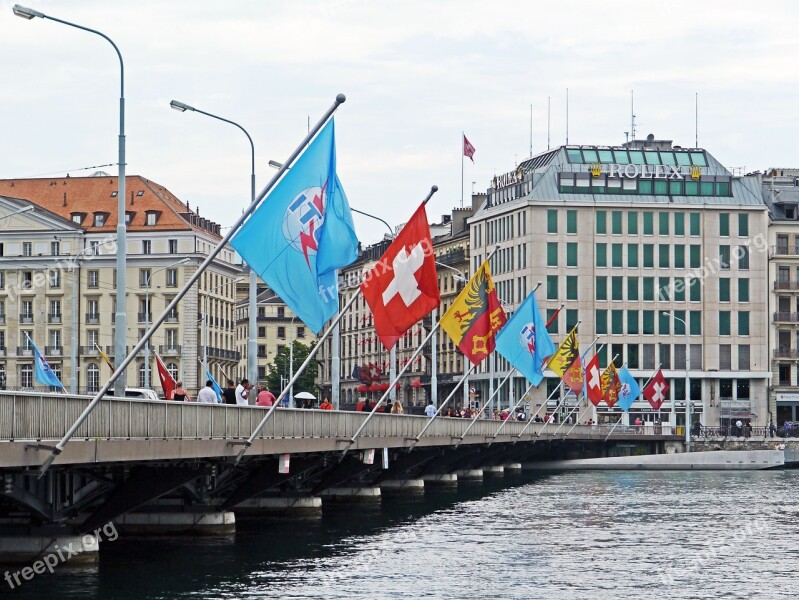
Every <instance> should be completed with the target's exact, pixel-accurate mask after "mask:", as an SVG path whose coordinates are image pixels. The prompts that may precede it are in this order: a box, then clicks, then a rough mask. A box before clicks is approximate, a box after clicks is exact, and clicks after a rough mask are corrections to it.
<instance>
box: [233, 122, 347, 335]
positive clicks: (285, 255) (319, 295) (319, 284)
mask: <svg viewBox="0 0 799 600" xmlns="http://www.w3.org/2000/svg"><path fill="white" fill-rule="evenodd" d="M230 245H231V246H233V248H234V249H235V250H236V251H237V252H238V253H239V254H240V255H241V257H242V258H243V259H244V260H245V261H246V262H247V264H248V265H249V266H250V268H251V269H253V270H254V271H255V272H256V273H257V274H258V275H260V277H261V279H263V280H264V281H265V282H266V283H267V284H268V285H269V286H270V287H271V288H272V289H273V290H274V291H275V293H276V294H278V295H279V296H280V297H281V298H282V299H283V301H284V302H285V303H286V304H287V305H288V306H289V307H290V308H291V310H292V311H294V313H295V314H296V315H297V316H298V317H299V318H300V319H302V321H303V322H304V323H305V324H306V325H307V326H308V327H309V328H311V330H313V331H314V333H319V331H321V329H322V327H323V326H324V324H325V321H327V320H328V319H330V318H331V317H332V316H333V315H335V314H336V313H337V312H338V308H339V307H338V278H337V273H336V271H337V269H339V268H341V267H344V266H346V265H348V264H350V263H352V262H353V261H354V260H355V259H356V258H357V256H358V238H357V237H356V236H355V229H354V227H353V224H352V214H351V213H350V207H349V204H348V202H347V197H346V195H345V194H344V190H343V189H342V187H341V182H340V181H339V179H338V176H337V175H336V143H335V127H334V123H333V119H330V121H328V123H327V124H326V125H325V126H324V128H323V129H322V130H321V131H320V132H319V135H317V136H316V138H315V139H314V140H313V141H312V142H311V144H310V145H309V146H308V148H307V149H306V150H305V152H304V153H303V154H302V156H300V158H299V159H297V162H296V163H295V164H294V166H293V167H292V168H291V170H290V171H288V172H287V173H286V174H285V176H284V177H283V179H281V180H280V182H278V184H277V185H276V186H275V187H274V189H273V190H272V192H271V193H270V194H269V195H268V196H267V197H266V198H265V199H264V200H263V202H262V204H261V205H260V206H259V207H258V208H257V209H256V210H255V212H254V213H253V214H252V216H251V217H250V218H249V219H248V220H247V221H246V222H245V223H244V225H242V227H241V229H240V230H239V231H238V232H237V233H236V234H235V235H234V236H233V238H232V239H231V241H230Z"/></svg>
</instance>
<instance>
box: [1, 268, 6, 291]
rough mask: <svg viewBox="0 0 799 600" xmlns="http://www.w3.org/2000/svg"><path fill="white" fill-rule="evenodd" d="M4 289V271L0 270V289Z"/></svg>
mask: <svg viewBox="0 0 799 600" xmlns="http://www.w3.org/2000/svg"><path fill="white" fill-rule="evenodd" d="M4 289H6V272H5V271H0V290H4Z"/></svg>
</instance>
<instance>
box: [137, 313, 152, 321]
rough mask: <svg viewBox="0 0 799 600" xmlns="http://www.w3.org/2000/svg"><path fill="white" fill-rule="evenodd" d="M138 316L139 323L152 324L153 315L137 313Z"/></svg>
mask: <svg viewBox="0 0 799 600" xmlns="http://www.w3.org/2000/svg"><path fill="white" fill-rule="evenodd" d="M138 315H139V323H152V322H153V313H146V312H143V313H138Z"/></svg>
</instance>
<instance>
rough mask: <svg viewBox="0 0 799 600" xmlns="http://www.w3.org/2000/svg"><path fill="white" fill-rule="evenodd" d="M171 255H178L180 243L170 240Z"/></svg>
mask: <svg viewBox="0 0 799 600" xmlns="http://www.w3.org/2000/svg"><path fill="white" fill-rule="evenodd" d="M169 253H170V254H177V253H178V241H177V240H169Z"/></svg>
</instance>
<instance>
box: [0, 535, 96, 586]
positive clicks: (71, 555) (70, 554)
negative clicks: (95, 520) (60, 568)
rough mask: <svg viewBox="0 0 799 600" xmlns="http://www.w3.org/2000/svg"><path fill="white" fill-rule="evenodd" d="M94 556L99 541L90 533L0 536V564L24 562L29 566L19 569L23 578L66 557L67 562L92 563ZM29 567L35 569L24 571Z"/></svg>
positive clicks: (56, 563) (38, 573)
mask: <svg viewBox="0 0 799 600" xmlns="http://www.w3.org/2000/svg"><path fill="white" fill-rule="evenodd" d="M98 560H100V543H99V540H98V539H97V537H96V536H94V535H93V534H86V535H68V534H56V535H53V534H47V535H42V534H39V535H16V536H2V537H0V564H3V565H14V564H25V565H28V567H30V568H26V569H23V571H25V573H20V575H21V577H22V578H23V580H24V581H30V580H31V579H32V578H33V576H34V574H35V575H40V574H42V573H44V572H45V570H49V571H50V572H51V573H52V570H53V568H55V567H56V566H57V565H60V564H62V563H64V562H67V561H68V562H69V564H70V565H76V564H92V563H96V562H97V561H98ZM39 563H41V564H39ZM31 570H35V573H33V574H29V573H28V571H31ZM25 575H27V577H25ZM24 581H23V582H24ZM0 585H2V582H0ZM9 585H11V584H10V583H9Z"/></svg>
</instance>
